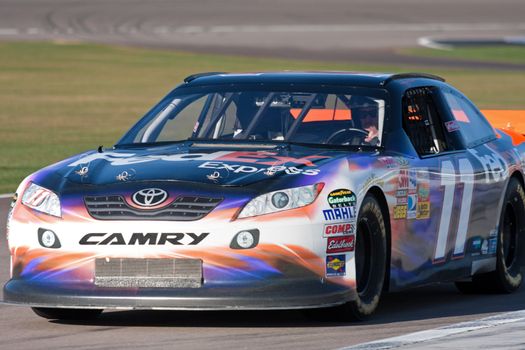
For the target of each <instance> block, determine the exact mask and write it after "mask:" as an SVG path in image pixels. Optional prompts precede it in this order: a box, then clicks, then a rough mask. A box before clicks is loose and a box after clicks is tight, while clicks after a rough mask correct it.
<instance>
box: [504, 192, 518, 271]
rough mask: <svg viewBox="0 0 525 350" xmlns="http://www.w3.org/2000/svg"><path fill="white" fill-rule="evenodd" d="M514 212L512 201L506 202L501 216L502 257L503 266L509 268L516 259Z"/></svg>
mask: <svg viewBox="0 0 525 350" xmlns="http://www.w3.org/2000/svg"><path fill="white" fill-rule="evenodd" d="M516 221H517V220H516V212H515V209H514V207H513V206H512V203H510V202H509V203H507V205H506V207H505V216H504V218H503V232H502V233H503V237H502V238H503V242H502V243H503V259H504V261H505V266H506V267H507V268H510V267H511V266H512V265H514V263H515V261H516V244H517V222H516Z"/></svg>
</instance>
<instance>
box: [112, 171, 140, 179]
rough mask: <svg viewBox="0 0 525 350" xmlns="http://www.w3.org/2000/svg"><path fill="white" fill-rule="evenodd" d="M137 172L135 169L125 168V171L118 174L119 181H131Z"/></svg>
mask: <svg viewBox="0 0 525 350" xmlns="http://www.w3.org/2000/svg"><path fill="white" fill-rule="evenodd" d="M136 174H137V172H136V171H135V169H129V170H124V171H123V172H121V173H120V174H118V175H117V176H116V179H117V181H122V182H126V181H131V180H133V179H134V178H135V175H136Z"/></svg>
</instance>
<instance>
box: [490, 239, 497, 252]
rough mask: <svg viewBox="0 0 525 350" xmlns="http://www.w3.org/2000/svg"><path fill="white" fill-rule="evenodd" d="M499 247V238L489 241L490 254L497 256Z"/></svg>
mask: <svg viewBox="0 0 525 350" xmlns="http://www.w3.org/2000/svg"><path fill="white" fill-rule="evenodd" d="M497 247H498V238H497V237H496V238H491V239H489V249H488V253H489V254H496V248H497Z"/></svg>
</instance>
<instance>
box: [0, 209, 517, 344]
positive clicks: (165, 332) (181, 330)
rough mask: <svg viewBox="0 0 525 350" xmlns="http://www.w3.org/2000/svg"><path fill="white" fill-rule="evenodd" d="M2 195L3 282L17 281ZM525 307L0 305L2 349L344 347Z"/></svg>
mask: <svg viewBox="0 0 525 350" xmlns="http://www.w3.org/2000/svg"><path fill="white" fill-rule="evenodd" d="M8 207H9V199H1V200H0V213H1V215H0V216H1V217H0V227H1V229H0V237H1V239H0V284H1V285H3V284H4V283H5V282H6V281H7V280H8V278H9V274H8V269H9V252H8V249H7V243H6V240H5V229H4V228H5V220H6V216H7V210H8ZM523 309H525V288H522V289H521V290H520V291H519V292H518V293H515V294H512V295H471V296H465V295H462V294H460V293H459V292H457V291H456V290H455V288H454V286H453V285H451V284H442V285H435V286H429V287H424V288H418V289H414V290H410V291H405V292H400V293H392V294H387V295H385V297H384V299H383V300H382V303H381V306H380V308H379V310H378V312H377V313H376V314H375V316H374V317H373V319H372V320H370V321H367V322H361V323H341V322H337V321H335V320H330V319H329V318H328V319H323V320H321V321H320V320H316V319H313V318H311V317H310V316H307V315H305V314H304V313H302V312H301V311H296V310H295V311H264V312H263V311H242V312H239V311H228V312H218V311H216V312H209V311H195V312H179V311H106V312H104V313H103V314H102V316H101V317H100V318H99V319H98V320H96V321H90V322H84V323H78V322H77V323H72V322H60V321H48V320H45V319H43V318H40V317H37V316H36V315H34V314H33V312H32V311H31V310H30V309H29V308H27V307H19V306H9V305H3V304H0V334H1V335H2V341H1V342H0V349H60V348H75V349H121V348H133V349H138V348H148V349H165V348H180V349H182V348H191V349H218V348H225V349H228V348H231V349H244V348H247V349H283V348H287V349H304V350H307V349H337V348H342V347H347V346H351V345H355V344H360V343H364V342H370V341H374V340H380V339H384V338H390V337H395V336H400V335H404V334H407V333H412V332H417V331H421V330H427V329H434V328H437V327H442V326H446V325H449V324H453V323H458V322H464V321H470V320H477V319H480V318H483V317H487V316H489V315H493V314H499V313H502V312H509V311H516V310H523Z"/></svg>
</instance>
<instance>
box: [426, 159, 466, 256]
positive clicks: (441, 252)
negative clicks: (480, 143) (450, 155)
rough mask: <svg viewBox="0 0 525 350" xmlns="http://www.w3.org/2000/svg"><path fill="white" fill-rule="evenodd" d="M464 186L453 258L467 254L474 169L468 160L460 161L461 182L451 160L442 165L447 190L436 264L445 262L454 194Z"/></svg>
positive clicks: (437, 244) (442, 174)
mask: <svg viewBox="0 0 525 350" xmlns="http://www.w3.org/2000/svg"><path fill="white" fill-rule="evenodd" d="M458 184H463V193H462V195H461V208H460V212H459V221H458V227H457V231H456V244H455V246H454V254H453V257H461V256H463V254H464V253H465V242H466V240H467V232H468V223H469V219H470V207H471V204H472V192H473V190H474V169H473V168H472V164H470V161H469V160H468V159H465V158H462V159H460V160H459V182H458V175H457V174H456V169H455V167H454V163H453V162H452V161H450V160H446V161H443V162H442V163H441V186H443V187H444V188H445V190H444V196H443V204H442V205H443V209H442V210H441V219H440V221H439V231H438V237H437V242H436V250H435V253H434V263H440V262H443V261H444V260H445V254H446V250H447V241H448V237H449V233H450V231H452V230H454V228H451V227H450V219H451V216H452V210H453V207H454V192H455V191H456V186H457V185H458Z"/></svg>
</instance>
